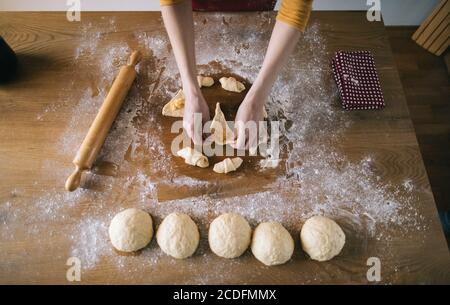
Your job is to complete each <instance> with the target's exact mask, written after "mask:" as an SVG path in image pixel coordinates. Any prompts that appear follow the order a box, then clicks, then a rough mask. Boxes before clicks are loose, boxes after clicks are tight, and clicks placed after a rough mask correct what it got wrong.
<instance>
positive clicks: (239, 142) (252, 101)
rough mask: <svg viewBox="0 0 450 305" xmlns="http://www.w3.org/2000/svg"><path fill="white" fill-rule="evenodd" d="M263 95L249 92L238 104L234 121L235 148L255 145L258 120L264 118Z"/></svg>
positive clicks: (246, 147)
mask: <svg viewBox="0 0 450 305" xmlns="http://www.w3.org/2000/svg"><path fill="white" fill-rule="evenodd" d="M265 99H266V98H265V97H264V98H262V97H259V96H258V95H257V94H253V93H252V92H251V90H250V92H249V93H248V94H247V96H246V97H245V99H244V101H243V102H242V103H241V105H240V106H239V110H238V112H237V114H236V119H235V122H234V129H235V137H236V138H235V139H236V141H235V143H234V145H233V146H234V148H236V149H248V148H249V147H253V146H254V145H257V144H258V142H257V140H258V127H259V122H260V121H263V120H264V102H265Z"/></svg>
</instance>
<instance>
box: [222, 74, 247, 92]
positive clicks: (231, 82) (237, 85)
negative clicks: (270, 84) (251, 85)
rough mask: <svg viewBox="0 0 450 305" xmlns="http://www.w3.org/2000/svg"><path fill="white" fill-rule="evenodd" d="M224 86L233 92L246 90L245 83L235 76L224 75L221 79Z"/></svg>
mask: <svg viewBox="0 0 450 305" xmlns="http://www.w3.org/2000/svg"><path fill="white" fill-rule="evenodd" d="M219 82H220V84H221V85H222V88H223V89H225V90H227V91H231V92H242V91H244V90H245V86H244V84H243V83H241V82H240V81H238V80H237V79H235V78H234V77H222V78H221V79H219Z"/></svg>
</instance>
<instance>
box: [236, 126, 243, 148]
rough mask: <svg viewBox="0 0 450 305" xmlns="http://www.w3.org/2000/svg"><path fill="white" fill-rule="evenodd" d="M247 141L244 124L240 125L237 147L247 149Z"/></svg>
mask: <svg viewBox="0 0 450 305" xmlns="http://www.w3.org/2000/svg"><path fill="white" fill-rule="evenodd" d="M245 142H246V135H245V128H242V126H238V129H237V138H236V144H235V148H236V149H245Z"/></svg>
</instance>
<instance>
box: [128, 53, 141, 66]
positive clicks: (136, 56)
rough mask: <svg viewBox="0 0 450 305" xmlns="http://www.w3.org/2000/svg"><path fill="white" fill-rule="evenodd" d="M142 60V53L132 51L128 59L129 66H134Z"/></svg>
mask: <svg viewBox="0 0 450 305" xmlns="http://www.w3.org/2000/svg"><path fill="white" fill-rule="evenodd" d="M141 59H142V53H141V52H140V51H134V52H133V53H131V55H130V58H129V59H128V65H129V66H136V65H137V64H138V63H139V62H140V61H141Z"/></svg>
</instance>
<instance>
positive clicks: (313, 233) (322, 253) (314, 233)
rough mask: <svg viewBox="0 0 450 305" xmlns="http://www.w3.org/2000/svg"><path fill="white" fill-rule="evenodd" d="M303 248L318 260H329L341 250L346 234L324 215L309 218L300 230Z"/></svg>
mask: <svg viewBox="0 0 450 305" xmlns="http://www.w3.org/2000/svg"><path fill="white" fill-rule="evenodd" d="M300 240H301V242H302V248H303V250H304V251H305V252H306V253H308V255H309V256H310V257H311V258H312V259H314V260H316V261H320V262H323V261H327V260H330V259H332V258H333V257H335V256H336V255H338V254H339V252H341V250H342V248H343V247H344V244H345V234H344V231H342V229H341V227H339V225H338V224H337V223H336V222H334V220H331V219H329V218H327V217H324V216H313V217H311V218H309V219H308V220H307V221H306V222H305V224H304V225H303V228H302V230H301V232H300Z"/></svg>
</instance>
